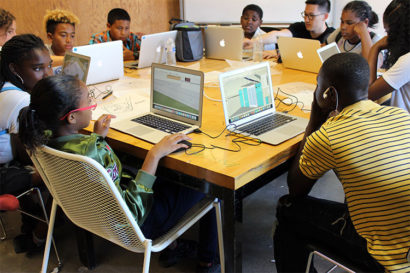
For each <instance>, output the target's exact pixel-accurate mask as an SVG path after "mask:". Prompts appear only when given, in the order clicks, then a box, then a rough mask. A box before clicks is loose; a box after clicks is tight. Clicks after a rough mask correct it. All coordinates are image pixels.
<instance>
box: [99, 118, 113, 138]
mask: <svg viewBox="0 0 410 273" xmlns="http://www.w3.org/2000/svg"><path fill="white" fill-rule="evenodd" d="M112 118H115V116H114V115H108V114H104V115H102V116H101V117H99V118H98V119H97V120H96V121H95V123H94V133H96V134H99V135H101V136H103V137H106V136H107V134H108V129H110V123H111V119H112Z"/></svg>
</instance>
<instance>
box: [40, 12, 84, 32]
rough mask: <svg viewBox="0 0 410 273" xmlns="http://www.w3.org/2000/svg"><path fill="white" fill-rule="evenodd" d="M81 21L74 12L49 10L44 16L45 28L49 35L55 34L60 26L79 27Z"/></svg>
mask: <svg viewBox="0 0 410 273" xmlns="http://www.w3.org/2000/svg"><path fill="white" fill-rule="evenodd" d="M79 23H80V19H78V17H77V16H75V15H74V14H73V13H72V12H70V11H67V10H62V9H54V10H47V11H46V15H45V16H44V26H45V27H46V32H47V33H54V31H55V30H56V26H57V25H58V24H71V25H73V26H75V25H78V24H79Z"/></svg>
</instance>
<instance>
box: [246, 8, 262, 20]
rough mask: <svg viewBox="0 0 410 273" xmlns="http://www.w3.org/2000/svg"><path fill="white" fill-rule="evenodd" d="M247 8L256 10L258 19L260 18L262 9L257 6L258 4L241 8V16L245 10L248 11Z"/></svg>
mask: <svg viewBox="0 0 410 273" xmlns="http://www.w3.org/2000/svg"><path fill="white" fill-rule="evenodd" d="M248 10H252V11H254V12H256V13H257V14H258V15H259V19H261V20H262V17H263V11H262V9H261V7H259V6H258V5H255V4H250V5H247V6H246V7H244V8H243V11H242V16H243V15H244V14H245V12H246V11H248Z"/></svg>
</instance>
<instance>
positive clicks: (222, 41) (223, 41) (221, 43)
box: [219, 39, 225, 47]
mask: <svg viewBox="0 0 410 273" xmlns="http://www.w3.org/2000/svg"><path fill="white" fill-rule="evenodd" d="M219 45H220V46H221V47H225V39H222V40H220V41H219Z"/></svg>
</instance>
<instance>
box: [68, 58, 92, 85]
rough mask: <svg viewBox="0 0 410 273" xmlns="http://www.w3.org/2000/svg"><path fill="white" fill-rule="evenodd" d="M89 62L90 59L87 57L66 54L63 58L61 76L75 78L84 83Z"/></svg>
mask: <svg viewBox="0 0 410 273" xmlns="http://www.w3.org/2000/svg"><path fill="white" fill-rule="evenodd" d="M90 62H91V61H90V57H88V56H84V55H81V54H76V53H72V52H67V53H66V54H65V56H64V63H63V74H64V75H71V76H75V77H77V78H78V79H79V80H81V81H83V82H86V81H87V75H88V69H89V67H90Z"/></svg>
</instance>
